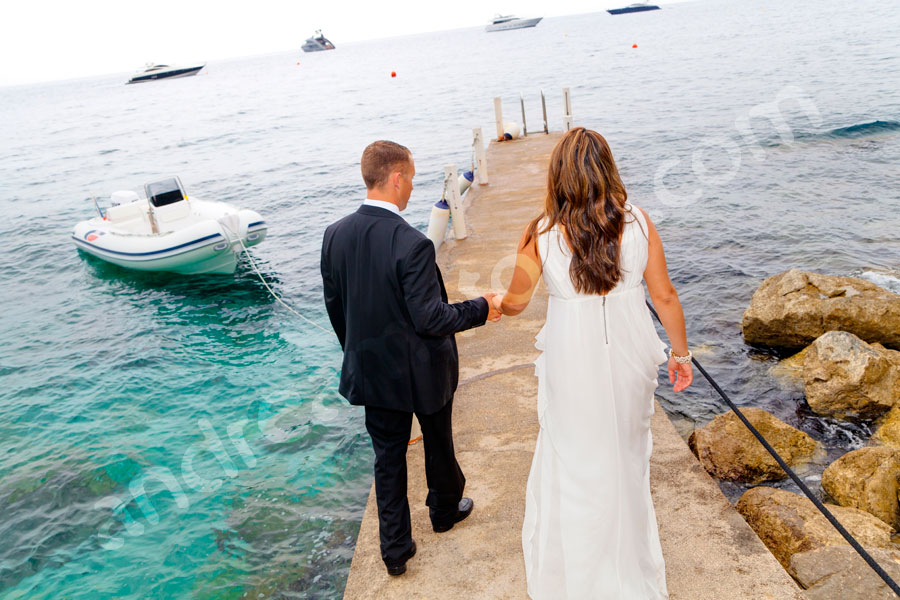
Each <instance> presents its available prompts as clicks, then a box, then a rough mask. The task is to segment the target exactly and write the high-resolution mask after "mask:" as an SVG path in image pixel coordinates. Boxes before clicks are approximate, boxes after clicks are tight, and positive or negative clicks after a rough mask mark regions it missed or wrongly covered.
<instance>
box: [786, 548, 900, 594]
mask: <svg viewBox="0 0 900 600" xmlns="http://www.w3.org/2000/svg"><path fill="white" fill-rule="evenodd" d="M866 551H867V552H868V553H869V555H871V556H872V558H874V559H875V562H877V563H878V564H879V565H880V566H881V568H883V569H884V570H885V571H886V572H887V574H888V575H890V577H891V579H893V580H894V581H900V549H886V548H866ZM788 572H789V573H790V574H791V575H792V576H793V577H794V579H796V580H797V582H798V583H799V584H800V585H801V586H802V587H803V588H804V589H805V590H806V597H807V598H809V600H847V599H848V598H865V599H866V600H896V598H897V596H896V595H895V594H894V592H892V591H891V589H890V588H889V587H888V586H887V584H886V583H884V581H882V580H881V577H879V576H878V575H877V574H876V573H875V571H873V570H872V567H870V566H869V565H868V564H867V563H866V561H864V560H863V559H862V557H861V556H860V555H859V554H858V553H857V552H856V550H854V549H853V548H852V547H850V546H849V545H848V546H826V547H824V548H818V549H816V550H810V551H808V552H799V553H797V554H795V555H794V556H792V557H791V564H790V566H789V567H788Z"/></svg>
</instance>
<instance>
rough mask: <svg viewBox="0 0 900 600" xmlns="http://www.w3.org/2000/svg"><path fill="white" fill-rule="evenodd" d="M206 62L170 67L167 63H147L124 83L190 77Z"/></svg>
mask: <svg viewBox="0 0 900 600" xmlns="http://www.w3.org/2000/svg"><path fill="white" fill-rule="evenodd" d="M205 66H206V63H204V64H202V65H200V66H198V67H170V66H169V65H154V64H153V63H147V66H146V67H144V70H143V71H138V72H137V73H135V74H134V76H133V77H132V78H131V79H129V80H128V81H127V82H126V83H143V82H145V81H156V80H157V79H176V78H178V77H190V76H192V75H196V74H197V73H199V72H200V69H202V68H203V67H205Z"/></svg>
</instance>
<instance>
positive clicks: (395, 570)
mask: <svg viewBox="0 0 900 600" xmlns="http://www.w3.org/2000/svg"><path fill="white" fill-rule="evenodd" d="M415 555H416V542H415V541H413V543H412V547H411V548H410V549H409V552H407V553H406V554H405V555H404V556H403V558H401V559H400V562H399V563H397V564H395V565H389V564H387V563H384V566H386V567H387V572H388V575H393V576H395V577H396V576H397V575H403V574H404V573H406V561H408V560H409V559H411V558H412V557H413V556H415Z"/></svg>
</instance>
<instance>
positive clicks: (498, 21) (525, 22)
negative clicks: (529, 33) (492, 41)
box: [484, 15, 544, 31]
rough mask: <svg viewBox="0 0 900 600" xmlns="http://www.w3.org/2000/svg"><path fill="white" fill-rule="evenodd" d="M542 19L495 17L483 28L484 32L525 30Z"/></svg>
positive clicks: (509, 16)
mask: <svg viewBox="0 0 900 600" xmlns="http://www.w3.org/2000/svg"><path fill="white" fill-rule="evenodd" d="M543 18H544V17H538V18H536V19H520V18H519V17H514V16H512V15H497V16H496V17H494V18H493V20H492V21H491V22H490V23H489V24H488V26H487V27H485V28H484V30H485V31H507V30H509V29H525V28H526V27H534V26H535V25H537V24H538V23H540V22H541V19H543Z"/></svg>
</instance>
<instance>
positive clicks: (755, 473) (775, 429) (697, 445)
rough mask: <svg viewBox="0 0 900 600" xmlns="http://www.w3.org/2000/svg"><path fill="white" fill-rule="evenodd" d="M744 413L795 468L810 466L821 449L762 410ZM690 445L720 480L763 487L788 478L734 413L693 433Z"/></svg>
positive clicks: (757, 409) (704, 466)
mask: <svg viewBox="0 0 900 600" xmlns="http://www.w3.org/2000/svg"><path fill="white" fill-rule="evenodd" d="M741 412H742V413H743V414H744V416H745V417H747V420H748V421H750V422H751V423H752V424H753V426H754V427H756V429H757V430H758V431H759V432H760V433H761V434H762V435H763V437H764V438H766V440H768V442H769V443H770V444H771V445H772V447H773V448H775V451H776V452H778V454H779V455H781V457H782V458H783V459H784V460H785V462H787V464H788V465H790V466H791V467H793V466H794V465H798V464H803V463H806V462H808V461H809V460H810V458H812V456H813V454H814V453H815V451H816V449H817V448H818V444H817V443H816V441H815V440H814V439H812V438H811V437H809V436H808V435H807V434H805V433H803V432H802V431H800V430H798V429H794V428H793V427H791V426H790V425H788V424H787V423H785V422H783V421H780V420H779V419H778V418H776V417H774V416H773V415H771V414H769V413H768V412H766V411H764V410H762V409H761V408H752V407H746V408H742V409H741ZM688 445H689V446H690V448H691V451H692V452H693V453H694V454H695V455H696V456H697V458H698V459H699V460H700V464H701V465H703V468H704V469H706V471H707V472H708V473H709V474H710V475H712V476H714V477H718V478H719V479H726V480H728V481H742V482H745V483H762V482H763V481H773V480H777V479H784V478H785V477H787V475H786V474H785V472H784V471H783V470H782V469H781V467H779V466H778V463H777V462H775V459H774V458H772V455H771V454H769V453H768V452H767V451H766V449H765V448H764V447H763V445H762V444H760V443H759V441H758V440H757V439H756V438H755V437H754V436H753V434H752V433H750V430H749V429H747V428H746V427H745V426H744V424H743V423H742V422H741V421H740V419H738V417H737V415H735V414H734V412H733V411H728V412H727V413H724V414H721V415H717V416H716V417H715V418H714V419H713V420H712V421H710V422H709V423H707V424H706V425H704V426H703V427H702V428H700V429H697V430H695V431H694V432H693V433H691V436H690V438H688Z"/></svg>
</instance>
